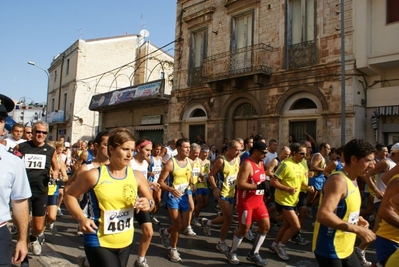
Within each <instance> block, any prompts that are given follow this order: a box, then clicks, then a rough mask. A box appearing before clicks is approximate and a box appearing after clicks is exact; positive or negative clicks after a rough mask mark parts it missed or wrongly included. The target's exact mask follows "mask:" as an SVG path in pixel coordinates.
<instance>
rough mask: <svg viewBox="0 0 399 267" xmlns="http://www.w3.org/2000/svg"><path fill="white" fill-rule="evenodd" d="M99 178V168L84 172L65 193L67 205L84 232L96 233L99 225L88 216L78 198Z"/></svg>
mask: <svg viewBox="0 0 399 267" xmlns="http://www.w3.org/2000/svg"><path fill="white" fill-rule="evenodd" d="M97 180H98V169H91V170H89V171H86V172H82V173H81V174H80V175H79V176H78V177H77V178H76V181H75V183H73V184H72V186H71V187H70V188H69V189H68V190H67V191H66V193H65V195H64V203H65V206H66V207H67V209H68V211H69V212H70V214H71V216H72V217H73V218H75V219H76V220H77V221H78V222H79V227H80V229H81V230H82V232H84V233H94V232H95V229H97V226H96V225H95V223H94V222H93V220H90V219H88V218H86V216H85V215H84V213H83V211H82V209H81V208H80V206H79V203H78V201H76V198H77V197H79V196H80V195H82V194H84V193H86V192H87V191H89V190H90V189H91V188H93V187H94V186H95V184H96V183H97Z"/></svg>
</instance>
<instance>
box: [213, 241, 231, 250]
mask: <svg viewBox="0 0 399 267" xmlns="http://www.w3.org/2000/svg"><path fill="white" fill-rule="evenodd" d="M216 248H217V250H219V251H220V252H222V253H226V252H229V250H230V248H229V247H228V246H227V244H226V242H220V241H219V242H218V243H217V245H216Z"/></svg>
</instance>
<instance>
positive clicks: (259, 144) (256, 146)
mask: <svg viewBox="0 0 399 267" xmlns="http://www.w3.org/2000/svg"><path fill="white" fill-rule="evenodd" d="M252 149H256V150H258V151H263V152H267V145H266V144H265V143H264V142H261V141H259V142H256V143H254V144H253V146H252Z"/></svg>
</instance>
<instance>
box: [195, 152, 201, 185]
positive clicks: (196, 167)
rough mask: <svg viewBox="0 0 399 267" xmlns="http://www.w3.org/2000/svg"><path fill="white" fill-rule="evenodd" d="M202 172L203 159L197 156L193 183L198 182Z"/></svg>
mask: <svg viewBox="0 0 399 267" xmlns="http://www.w3.org/2000/svg"><path fill="white" fill-rule="evenodd" d="M200 174H201V160H200V159H199V158H196V159H195V160H194V163H193V184H196V183H197V182H198V176H199V175H200Z"/></svg>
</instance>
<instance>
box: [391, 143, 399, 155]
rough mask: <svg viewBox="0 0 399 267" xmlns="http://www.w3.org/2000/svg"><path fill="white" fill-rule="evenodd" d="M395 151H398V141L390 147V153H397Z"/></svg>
mask: <svg viewBox="0 0 399 267" xmlns="http://www.w3.org/2000/svg"><path fill="white" fill-rule="evenodd" d="M397 152H399V143H396V144H394V145H393V146H392V147H391V153H397Z"/></svg>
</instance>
